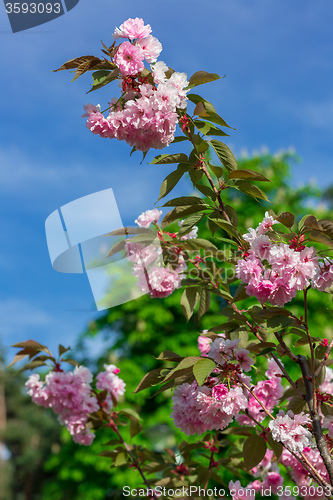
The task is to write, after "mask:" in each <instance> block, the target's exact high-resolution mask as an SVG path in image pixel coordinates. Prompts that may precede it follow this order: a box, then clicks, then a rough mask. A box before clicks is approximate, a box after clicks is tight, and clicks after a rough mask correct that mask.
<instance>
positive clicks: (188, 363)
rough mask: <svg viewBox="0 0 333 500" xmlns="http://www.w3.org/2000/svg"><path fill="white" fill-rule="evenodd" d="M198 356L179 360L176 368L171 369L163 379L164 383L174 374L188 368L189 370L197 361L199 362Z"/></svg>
mask: <svg viewBox="0 0 333 500" xmlns="http://www.w3.org/2000/svg"><path fill="white" fill-rule="evenodd" d="M199 359H202V358H200V356H189V357H187V358H184V359H182V360H181V362H180V363H179V364H178V365H177V366H176V368H173V369H172V370H170V371H169V373H168V375H167V376H166V377H165V379H164V382H166V381H167V380H169V379H170V377H171V376H172V375H174V374H175V373H176V372H178V371H180V370H185V369H188V368H191V367H192V366H193V365H195V363H196V362H197V361H199Z"/></svg>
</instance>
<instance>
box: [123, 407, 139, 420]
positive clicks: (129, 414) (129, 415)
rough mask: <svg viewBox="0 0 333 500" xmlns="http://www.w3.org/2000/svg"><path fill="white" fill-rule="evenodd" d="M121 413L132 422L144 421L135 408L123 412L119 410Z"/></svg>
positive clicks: (125, 409)
mask: <svg viewBox="0 0 333 500" xmlns="http://www.w3.org/2000/svg"><path fill="white" fill-rule="evenodd" d="M119 413H120V414H121V415H125V417H127V418H129V419H130V420H138V421H139V422H140V421H141V420H142V419H141V417H140V415H139V414H138V413H137V412H136V411H135V410H133V408H124V409H123V410H119Z"/></svg>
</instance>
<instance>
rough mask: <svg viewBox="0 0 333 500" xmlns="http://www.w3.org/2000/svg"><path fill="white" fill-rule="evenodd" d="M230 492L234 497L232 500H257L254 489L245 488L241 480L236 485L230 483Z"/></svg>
mask: <svg viewBox="0 0 333 500" xmlns="http://www.w3.org/2000/svg"><path fill="white" fill-rule="evenodd" d="M229 492H230V495H231V496H232V500H244V498H246V499H247V500H254V499H255V493H254V491H253V490H252V489H248V488H247V487H245V488H243V487H242V485H241V483H240V481H239V480H238V481H236V482H235V483H234V482H233V481H230V483H229Z"/></svg>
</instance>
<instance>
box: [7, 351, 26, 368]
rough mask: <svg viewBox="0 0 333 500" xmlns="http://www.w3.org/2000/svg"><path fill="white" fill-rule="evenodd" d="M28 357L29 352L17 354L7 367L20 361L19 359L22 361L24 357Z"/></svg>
mask: <svg viewBox="0 0 333 500" xmlns="http://www.w3.org/2000/svg"><path fill="white" fill-rule="evenodd" d="M26 357H27V354H16V355H15V356H14V359H13V361H12V362H11V363H10V365H8V366H7V368H10V367H11V366H14V365H15V364H16V363H18V362H19V361H21V360H22V359H24V358H26Z"/></svg>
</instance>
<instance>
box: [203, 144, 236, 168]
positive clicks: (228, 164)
mask: <svg viewBox="0 0 333 500" xmlns="http://www.w3.org/2000/svg"><path fill="white" fill-rule="evenodd" d="M209 143H210V144H211V146H212V147H213V149H214V151H215V153H216V154H217V157H218V159H219V160H220V162H221V163H222V165H224V166H225V168H226V169H227V170H228V172H231V171H232V170H236V169H237V162H236V159H235V157H234V155H233V153H232V152H231V150H230V149H229V148H228V146H227V145H226V144H224V143H223V142H221V141H217V140H216V139H212V140H211V141H209Z"/></svg>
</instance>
